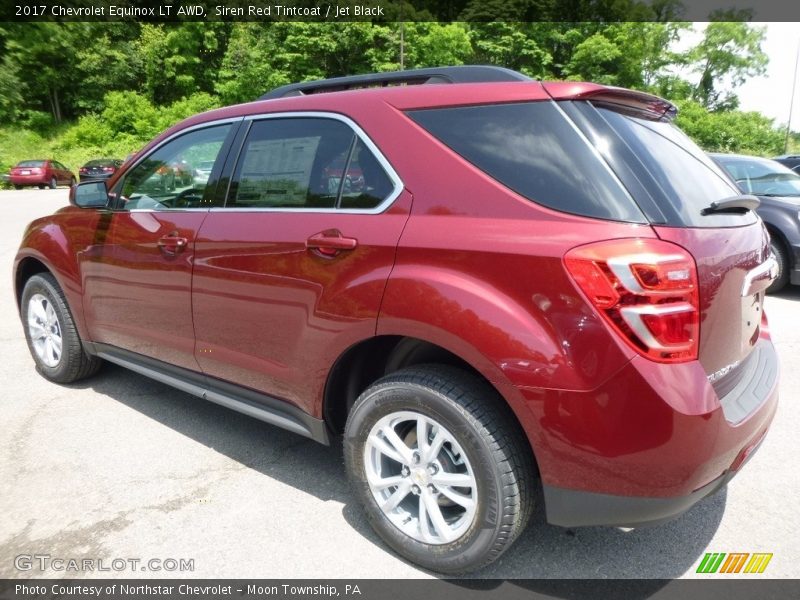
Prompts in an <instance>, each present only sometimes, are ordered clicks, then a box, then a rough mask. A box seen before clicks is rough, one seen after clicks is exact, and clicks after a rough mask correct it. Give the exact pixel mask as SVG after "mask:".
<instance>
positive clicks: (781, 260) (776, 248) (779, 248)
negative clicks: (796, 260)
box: [767, 237, 789, 294]
mask: <svg viewBox="0 0 800 600" xmlns="http://www.w3.org/2000/svg"><path fill="white" fill-rule="evenodd" d="M769 249H770V253H771V254H772V257H773V258H774V259H775V261H776V262H777V263H778V276H777V277H776V278H775V281H773V282H772V285H770V286H769V287H768V288H767V293H768V294H773V293H775V292H778V291H780V290H782V289H783V288H784V287H786V284H787V283H789V254H788V252H786V248H785V246H784V245H783V243H782V242H781V241H780V240H776V239H775V238H774V237H773V238H772V239H771V240H770V242H769Z"/></svg>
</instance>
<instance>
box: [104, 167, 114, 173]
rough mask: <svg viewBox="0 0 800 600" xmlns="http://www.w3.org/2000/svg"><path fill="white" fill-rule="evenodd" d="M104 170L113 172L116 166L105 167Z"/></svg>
mask: <svg viewBox="0 0 800 600" xmlns="http://www.w3.org/2000/svg"><path fill="white" fill-rule="evenodd" d="M103 171H105V172H106V173H113V172H114V167H103Z"/></svg>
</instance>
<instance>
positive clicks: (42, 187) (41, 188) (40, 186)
mask: <svg viewBox="0 0 800 600" xmlns="http://www.w3.org/2000/svg"><path fill="white" fill-rule="evenodd" d="M36 187H38V188H39V189H40V190H43V189H44V188H45V187H46V186H43V185H38V186H36Z"/></svg>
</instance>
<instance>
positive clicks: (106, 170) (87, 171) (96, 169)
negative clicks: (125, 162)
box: [78, 158, 122, 181]
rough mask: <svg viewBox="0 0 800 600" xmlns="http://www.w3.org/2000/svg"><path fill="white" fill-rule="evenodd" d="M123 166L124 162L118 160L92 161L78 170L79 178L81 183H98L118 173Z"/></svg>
mask: <svg viewBox="0 0 800 600" xmlns="http://www.w3.org/2000/svg"><path fill="white" fill-rule="evenodd" d="M121 166H122V161H121V160H119V159H118V158H98V159H96V160H90V161H89V162H87V163H86V164H85V165H83V166H82V167H81V168H80V169H78V176H79V177H80V179H81V181H98V180H101V179H108V178H109V177H111V176H112V175H113V174H114V173H116V172H117V169H119V168H120V167H121Z"/></svg>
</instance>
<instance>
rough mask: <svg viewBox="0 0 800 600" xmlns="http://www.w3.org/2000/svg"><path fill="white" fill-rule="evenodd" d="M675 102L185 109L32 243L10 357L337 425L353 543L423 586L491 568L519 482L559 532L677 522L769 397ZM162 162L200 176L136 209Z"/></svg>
mask: <svg viewBox="0 0 800 600" xmlns="http://www.w3.org/2000/svg"><path fill="white" fill-rule="evenodd" d="M393 83H405V84H416V85H401V86H393V85H390V84H393ZM357 88H369V89H357ZM675 112H676V111H675V108H674V107H673V106H672V105H671V104H670V103H669V102H667V101H665V100H662V99H660V98H656V97H654V96H651V95H648V94H645V93H642V92H634V91H630V90H624V89H618V88H611V87H606V86H601V85H594V84H590V83H573V82H569V83H565V82H557V83H541V82H536V81H532V80H530V79H528V78H527V77H525V76H523V75H520V74H519V73H515V72H513V71H508V70H505V69H497V68H491V67H454V68H440V69H423V70H418V71H409V72H400V73H390V74H380V75H368V76H357V77H347V78H339V79H334V80H326V81H320V82H310V83H301V84H295V85H290V86H287V87H284V88H279V89H277V90H274V91H272V92H270V93H269V94H267V95H266V96H265V97H264V98H263V99H262V100H261V101H258V102H253V103H250V104H243V105H238V106H232V107H229V108H223V109H219V110H215V111H211V112H207V113H203V114H200V115H197V116H194V117H192V118H190V119H187V120H186V121H183V122H182V123H179V124H178V125H176V126H175V127H173V128H171V129H170V130H168V131H167V132H165V133H163V134H162V135H160V136H159V137H158V138H157V139H155V140H154V141H153V142H151V143H150V144H149V145H148V146H147V147H146V148H144V149H143V150H142V151H141V152H140V153H138V154H137V156H136V158H135V159H134V160H133V161H131V162H130V163H129V164H127V165H125V166H123V167H122V169H121V170H120V171H119V172H117V173H116V174H115V175H114V176H113V177H112V178H111V179H110V180H109V181H108V182H107V183H105V182H93V183H86V184H80V185H79V186H78V187H77V188H75V189H74V191H73V192H72V194H71V202H72V205H71V206H69V207H67V208H64V209H62V210H60V211H59V212H57V213H56V214H55V215H52V216H49V217H45V218H42V219H38V220H36V221H34V222H33V223H32V224H31V225H30V226H29V228H28V230H27V231H26V233H25V236H24V239H23V241H22V245H21V248H20V250H19V254H18V255H17V257H16V261H15V264H14V278H15V285H16V294H17V300H18V303H19V309H20V315H21V318H22V323H23V325H24V329H25V335H26V337H27V340H28V344H29V347H30V350H31V354H32V356H33V359H34V361H35V363H36V366H37V369H38V370H39V371H40V373H42V374H43V375H44V376H45V377H47V378H49V379H51V380H53V381H57V382H72V381H76V380H78V379H81V378H83V377H87V376H89V375H91V374H93V373H95V372H96V371H97V369H98V367H99V366H100V363H101V362H102V360H108V361H110V362H113V363H117V364H120V365H123V366H125V367H128V368H131V369H133V370H135V371H136V372H138V373H141V374H144V375H147V376H150V377H153V378H156V379H158V380H159V381H162V382H165V383H168V384H170V385H173V386H175V387H176V388H178V389H181V390H184V391H187V392H190V393H192V394H196V395H198V396H200V397H203V398H205V399H207V400H211V401H212V402H217V403H220V404H222V405H224V406H227V407H230V408H233V409H235V410H239V411H241V412H244V413H246V414H249V415H252V416H254V417H256V418H258V419H261V420H263V421H266V422H268V423H273V424H275V425H278V426H280V427H284V428H286V429H289V430H291V431H294V432H296V433H298V434H299V435H303V436H308V437H310V438H312V439H314V440H317V441H319V442H322V443H326V444H327V443H329V442H330V440H331V438H332V437H333V436H338V435H343V436H344V459H345V467H346V470H347V474H348V477H349V479H350V480H351V482H352V484H353V487H354V490H355V494H356V496H357V498H358V499H359V501H360V502H361V503H362V504H363V506H364V510H365V511H366V514H367V517H368V518H369V521H370V523H371V524H372V526H373V527H374V528H375V530H376V531H377V532H378V534H379V535H380V536H381V537H382V538H383V539H384V540H385V541H386V542H387V543H388V544H389V545H390V546H391V547H392V548H393V549H394V550H396V551H397V552H398V553H400V554H401V555H403V556H404V557H406V558H408V559H410V560H412V561H415V562H417V563H419V564H421V565H424V566H425V567H428V568H430V569H435V570H437V571H442V572H447V573H456V572H463V571H466V570H470V569H475V568H478V567H481V566H482V565H485V564H487V563H489V562H491V561H493V560H495V559H496V558H497V557H498V556H499V555H500V554H502V553H503V552H504V551H505V550H506V549H507V548H508V547H509V545H510V544H511V543H512V542H513V541H514V539H516V537H517V536H518V535H519V534H520V532H521V531H522V530H523V529H524V527H525V525H526V523H527V522H528V520H529V518H530V516H531V514H532V503H533V499H534V497H535V495H536V494H535V488H536V487H538V486H540V485H541V486H542V489H543V498H544V503H545V512H546V516H547V519H548V520H549V521H550V522H551V523H554V524H558V525H565V526H577V525H625V526H638V525H642V524H645V523H653V522H660V521H663V520H666V519H671V518H674V517H676V516H678V515H680V514H681V513H682V512H684V511H686V510H687V509H688V508H690V507H691V506H692V505H694V504H695V503H696V502H698V501H700V500H702V499H703V498H704V497H706V496H708V495H710V494H712V493H714V492H715V491H716V490H718V489H720V488H721V487H723V486H724V485H725V484H726V483H727V482H728V481H729V480H730V478H731V477H732V476H733V475H734V474H736V473H737V472H739V470H740V468H741V467H742V465H743V464H744V463H745V462H746V461H747V460H748V458H750V457H751V456H752V454H753V452H754V451H755V449H756V448H757V447H758V446H759V444H760V443H761V441H762V440H763V439H764V436H765V434H766V432H767V429H768V427H769V424H770V422H771V420H772V418H773V415H774V414H775V410H776V406H777V395H778V391H777V390H778V359H777V355H776V352H775V348H774V347H773V343H772V341H771V338H770V332H769V326H768V323H767V319H766V316H765V314H764V311H763V301H764V290H765V289H766V288H767V287H768V286H769V285H770V283H771V281H772V280H773V279H774V277H775V262H774V260H773V259H771V258H770V253H769V241H768V237H767V234H766V231H765V229H764V226H763V224H762V222H761V220H760V219H759V218H758V216H757V215H756V214H755V212H754V210H753V209H754V208H755V207H756V206H757V205H758V200H757V199H756V198H754V197H752V196H745V195H742V194H741V192H740V191H739V190H737V189H736V188H735V187H734V184H733V182H732V181H730V180H729V179H728V178H727V177H726V176H725V175H724V174H723V173H722V172H721V171H720V169H719V167H718V166H717V165H715V164H714V163H713V162H712V161H711V160H710V159H709V158H708V157H707V156H706V155H705V154H704V153H703V152H702V151H701V150H700V149H699V148H697V146H695V145H694V144H693V143H692V142H691V141H689V139H688V138H686V136H684V135H683V134H682V133H681V132H680V131H679V130H678V129H677V128H675V127H674V126H673V125H672V123H671V120H672V118H673V116H674V115H675ZM179 156H184V157H192V160H196V161H197V163H198V164H200V163H201V162H208V161H211V162H213V168H212V169H211V173H210V175H209V177H208V179H207V181H199V182H195V183H194V184H193V185H192V187H189V188H186V189H177V190H172V191H164V190H156V191H152V190H153V186H150V185H148V182H149V181H151V179H152V177H153V175H154V173H157V172H158V169H160V168H162V167H163V166H164V165H169V164H170V162H171V161H173V160H175V159H176V157H179ZM190 166H191V167H193V168H194V167H195V165H194V164H192V165H190ZM348 180H349V181H351V182H353V181H358V185H356V186H353V185H350V186H346V185H345V183H346V182H347V181H348Z"/></svg>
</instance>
